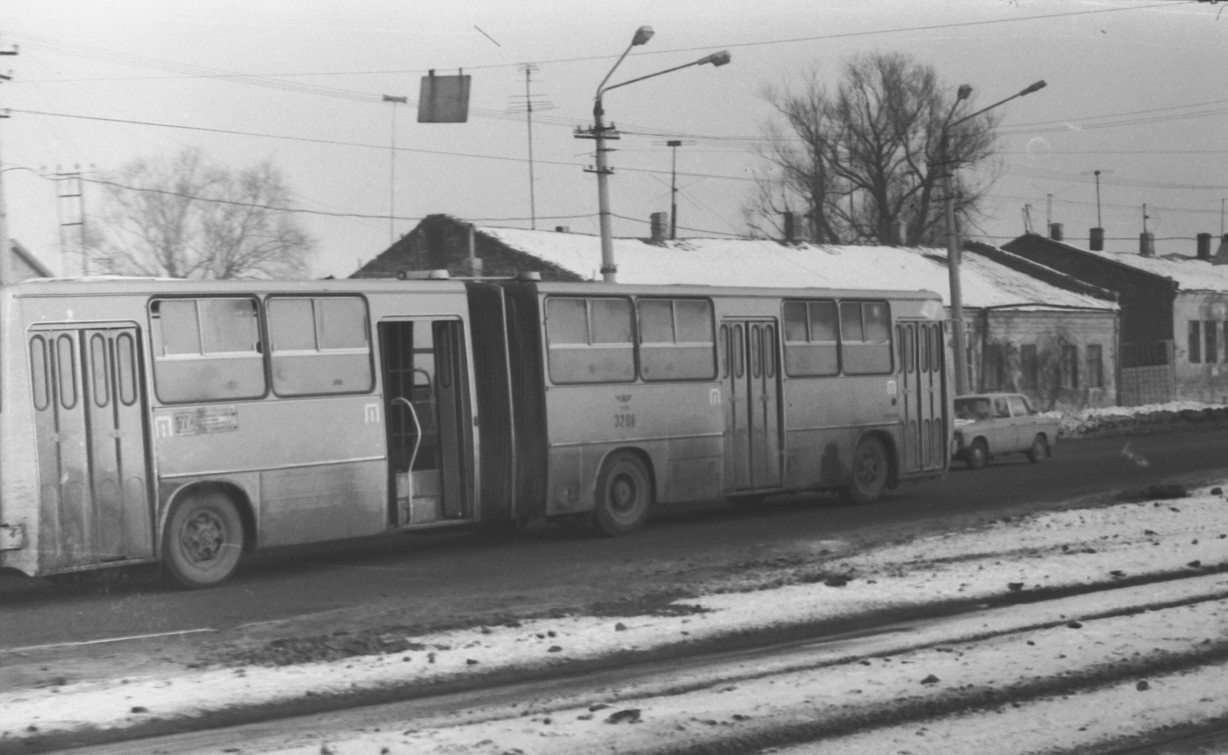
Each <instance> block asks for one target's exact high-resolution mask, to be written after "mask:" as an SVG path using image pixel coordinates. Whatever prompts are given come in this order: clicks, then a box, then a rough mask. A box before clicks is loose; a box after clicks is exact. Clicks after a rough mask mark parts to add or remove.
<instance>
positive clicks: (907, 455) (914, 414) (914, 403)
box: [895, 320, 948, 473]
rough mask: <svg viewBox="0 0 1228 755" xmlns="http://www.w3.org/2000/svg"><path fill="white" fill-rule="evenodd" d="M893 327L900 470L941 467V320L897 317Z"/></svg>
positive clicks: (943, 444)
mask: <svg viewBox="0 0 1228 755" xmlns="http://www.w3.org/2000/svg"><path fill="white" fill-rule="evenodd" d="M895 327H896V343H897V345H898V348H899V350H900V359H899V363H900V364H899V371H900V378H901V381H902V383H903V391H902V393H903V399H904V400H903V402H902V405H901V409H900V414H901V422H902V424H903V428H902V430H903V433H902V437H903V438H904V443H903V445H904V454H903V456H904V464H903V471H904V472H905V473H910V472H920V471H923V470H933V469H943V468H945V467H946V463H947V458H946V457H947V453H948V445H947V432H946V419H945V415H946V411H945V405H944V401H943V395H944V394H943V380H944V377H945V372H946V370H945V364H946V357H945V354H946V350H945V348H944V347H943V342H942V324H941V323H936V322H934V321H932V320H915V321H914V320H900V321H899V322H897V323H896V326H895Z"/></svg>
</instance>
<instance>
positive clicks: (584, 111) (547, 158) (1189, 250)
mask: <svg viewBox="0 0 1228 755" xmlns="http://www.w3.org/2000/svg"><path fill="white" fill-rule="evenodd" d="M1223 8H1224V6H1223V5H1220V4H1211V3H1206V2H1203V3H1199V2H1194V1H1193V0H1190V1H1188V2H1187V1H1184V0H753V1H752V0H704V1H703V2H699V1H698V0H672V1H671V2H668V3H662V2H659V0H652V1H649V0H614V1H613V2H609V3H603V4H600V6H599V7H593V6H589V5H584V4H576V3H571V2H562V1H561V0H521V1H520V2H516V3H505V2H495V0H457V1H456V2H448V3H438V2H435V3H427V2H422V1H421V0H366V1H364V2H359V3H354V2H339V1H337V0H313V2H310V3H300V2H289V1H288V0H266V1H264V2H260V3H250V2H239V0H210V1H209V2H203V3H202V2H186V1H184V0H110V1H109V2H99V1H98V0H6V2H5V4H4V10H3V13H2V14H0V50H12V49H14V47H16V48H17V51H18V54H17V55H14V56H5V57H3V58H0V69H3V70H4V71H5V72H6V73H10V74H11V76H12V79H11V80H10V81H7V82H5V83H3V84H0V108H3V109H7V111H8V113H9V116H10V117H9V118H7V119H5V120H0V161H2V165H3V170H4V172H3V173H2V174H0V175H2V176H3V189H4V197H5V205H6V208H7V218H8V226H9V232H10V235H11V236H12V237H13V238H15V239H17V240H18V241H19V242H21V243H22V244H23V245H25V246H26V247H27V248H28V249H30V250H31V251H32V252H34V254H35V255H36V256H38V257H39V258H40V259H41V260H43V261H44V263H45V264H47V265H48V266H49V267H51V268H52V269H53V270H54V271H56V272H62V273H77V272H79V271H80V267H79V261H78V260H77V258H75V257H72V256H66V255H65V250H67V251H68V252H69V253H71V252H72V250H73V249H75V248H76V247H75V238H76V237H75V236H74V235H73V234H74V233H75V226H71V225H62V224H67V223H72V222H74V221H75V220H76V219H77V218H78V217H79V212H80V208H81V206H82V205H83V206H84V210H85V217H86V222H87V223H88V222H90V221H89V218H90V216H91V214H92V213H95V212H97V210H98V208H99V207H100V203H101V201H102V192H101V187H100V185H99V184H97V183H94V181H96V180H97V179H99V178H101V177H102V176H103V175H104V174H106V173H107V172H108V171H115V170H118V169H119V168H121V167H122V166H123V165H125V164H126V163H128V162H130V161H132V160H134V159H137V158H164V157H169V156H171V155H173V154H174V153H176V152H177V151H179V150H180V149H182V148H184V147H199V148H200V149H201V150H202V152H203V153H204V155H205V156H206V157H207V158H208V159H209V160H211V161H214V162H217V163H219V164H222V165H225V166H228V167H231V168H233V169H236V170H238V169H242V168H245V167H249V166H251V165H254V164H256V163H258V162H260V161H263V160H266V159H267V160H271V161H273V162H274V164H275V165H276V166H277V167H279V168H280V169H281V171H282V172H283V174H284V176H285V179H286V182H287V183H288V185H289V186H290V188H291V190H292V206H293V207H294V208H295V209H296V210H298V211H299V212H297V213H296V216H297V217H298V218H299V220H300V221H301V223H302V225H303V226H304V227H305V228H306V229H307V231H308V232H309V233H310V234H312V235H313V236H314V237H315V238H316V240H317V241H318V247H319V252H318V254H317V256H316V258H315V260H314V264H313V273H315V274H318V275H338V276H341V275H348V274H350V273H351V272H353V271H354V270H355V269H356V268H357V267H358V266H359V265H361V264H362V263H364V262H366V261H368V260H370V259H371V258H372V257H374V256H375V255H377V254H379V253H380V252H381V251H383V250H384V249H385V248H387V247H388V245H389V243H390V242H391V241H392V240H393V239H394V238H396V237H398V236H399V235H400V234H403V233H406V232H408V231H410V230H412V229H413V227H414V226H415V225H416V224H417V221H418V220H419V219H420V218H422V217H423V216H425V215H429V214H435V213H448V214H452V215H455V216H457V217H459V218H462V219H465V220H471V221H475V222H479V223H481V224H484V225H502V226H507V227H517V228H530V227H537V228H539V229H542V228H544V229H552V228H555V227H557V226H563V227H566V228H568V229H570V230H571V231H573V232H576V233H591V234H596V233H597V232H598V211H597V210H598V203H597V189H596V179H595V176H594V174H593V173H591V172H586V170H585V169H586V168H589V167H590V166H591V165H592V164H593V159H592V149H593V142H592V140H587V139H577V138H576V137H575V133H574V132H575V130H576V128H577V127H581V128H586V127H590V126H591V125H592V105H593V97H594V94H595V92H596V89H597V86H598V85H599V84H600V82H601V81H602V79H603V78H604V77H605V76H606V74H607V73H608V72H609V71H610V70H611V67H612V66H614V65H615V62H616V61H617V60H618V57H619V55H620V54H621V53H622V52H623V51H624V50H625V49H627V47H628V45H629V44H630V41H631V38H632V36H633V35H634V33H635V30H636V29H637V28H638V27H639V26H642V25H647V26H650V27H652V28H653V30H654V32H655V35H654V36H653V37H652V39H651V40H650V41H649V42H648V43H647V44H645V45H643V46H639V47H636V48H635V49H634V51H633V53H632V54H630V55H628V56H627V57H626V58H625V59H624V60H623V62H622V63H621V64H620V65H619V66H618V69H617V71H616V72H615V73H614V75H613V76H612V77H611V79H610V81H611V83H617V82H620V81H624V80H626V79H630V78H635V77H638V76H643V75H648V74H653V73H656V72H659V71H663V70H665V69H668V68H673V67H675V66H682V65H684V64H687V63H691V62H694V61H696V60H698V59H700V58H702V57H704V56H706V55H708V54H710V53H713V52H717V51H719V50H725V49H727V50H729V52H730V53H731V55H732V61H731V62H730V64H729V65H725V66H721V67H719V68H718V67H713V66H710V65H703V66H691V67H686V68H683V69H681V70H678V71H673V72H670V73H668V74H665V75H662V76H659V77H654V78H652V79H650V80H646V81H642V82H637V83H635V84H632V85H630V86H627V87H625V88H620V89H617V90H615V91H612V92H609V93H608V94H607V95H606V96H605V98H604V104H605V113H606V120H607V121H611V122H613V123H614V124H615V125H616V126H617V127H618V128H619V130H620V131H621V132H622V133H623V135H622V138H621V139H620V140H619V141H618V142H617V143H616V144H615V145H614V146H615V147H616V150H617V151H615V152H614V153H612V155H611V156H610V164H611V166H612V167H613V168H614V174H613V175H612V176H611V177H610V205H611V212H612V213H613V215H614V221H613V231H614V235H616V236H647V235H648V233H649V225H648V223H649V217H650V215H651V214H652V213H654V212H661V211H668V210H669V208H670V193H671V191H670V189H671V181H673V180H675V179H674V175H675V171H674V168H673V165H674V163H673V159H674V158H675V157H676V166H677V167H676V185H677V187H678V226H679V231H678V234H679V236H708V237H722V236H723V237H728V236H734V235H738V234H740V233H743V232H745V230H746V228H745V225H744V223H743V220H742V213H741V208H742V207H743V206H744V204H745V203H746V201H747V198H748V197H749V195H750V192H751V190H752V188H753V183H752V181H751V176H752V173H753V171H754V170H755V168H756V167H761V166H762V163H761V161H760V159H759V158H758V157H756V146H757V145H759V144H761V139H762V134H763V133H764V127H765V124H766V123H767V122H768V121H769V120H770V119H771V118H772V117H773V112H772V108H771V107H770V105H769V104H768V103H767V102H766V100H765V99H764V98H763V96H762V92H763V90H764V87H766V86H768V85H788V84H790V83H797V82H798V81H799V79H798V76H799V75H800V74H801V73H803V72H805V71H808V70H814V71H817V72H818V73H819V75H820V76H821V77H822V78H823V79H824V80H825V81H827V82H828V83H829V84H830V85H832V86H834V85H835V84H836V83H837V82H838V80H839V78H840V72H841V67H842V65H843V64H844V62H845V61H847V60H848V59H849V58H850V56H853V55H856V54H860V53H872V52H902V53H906V54H908V55H911V56H913V57H914V58H915V59H916V60H917V61H918V62H920V63H925V64H929V65H932V66H933V67H934V68H935V69H936V71H937V72H938V75H939V77H940V79H941V80H942V81H943V82H944V84H946V85H948V86H949V87H950V88H951V90H952V91H954V90H955V89H956V88H957V87H958V86H959V85H960V84H970V85H971V86H972V87H973V95H972V99H971V100H970V101H969V102H968V103H966V106H967V107H968V108H974V107H975V108H981V107H985V106H987V105H992V104H994V103H995V102H997V101H1000V100H1002V99H1004V98H1006V97H1009V96H1011V95H1012V94H1015V93H1016V92H1019V91H1020V90H1022V89H1023V88H1024V87H1026V86H1028V85H1029V84H1031V83H1033V82H1035V81H1038V80H1042V79H1043V80H1044V81H1046V82H1047V84H1048V86H1047V87H1046V88H1045V89H1043V90H1041V91H1039V92H1036V93H1034V94H1031V95H1028V96H1027V97H1022V98H1018V99H1014V100H1012V101H1011V102H1009V103H1006V104H1004V105H1001V106H1000V107H999V109H998V112H999V113H1000V115H1001V116H1002V121H1001V126H1000V140H999V142H998V147H999V152H998V158H997V160H996V161H995V162H994V164H992V165H986V166H984V167H981V168H977V169H976V173H977V175H976V178H978V179H980V180H987V179H991V178H993V179H995V180H994V182H993V184H992V186H991V188H990V191H989V201H988V203H987V205H986V208H987V210H988V212H987V216H986V217H985V219H984V220H983V221H982V223H981V228H980V229H977V231H976V232H975V233H973V234H970V235H972V236H974V237H975V238H978V240H982V241H988V242H990V243H1004V242H1005V241H1008V240H1009V239H1011V238H1014V237H1015V236H1017V235H1019V234H1020V233H1022V232H1023V231H1024V230H1025V228H1026V227H1028V226H1026V225H1025V216H1027V217H1029V218H1030V227H1031V228H1032V230H1036V231H1040V232H1043V231H1044V229H1045V228H1046V227H1047V223H1049V222H1060V223H1062V224H1063V226H1064V228H1065V235H1066V238H1067V239H1068V240H1070V241H1072V242H1073V243H1080V239H1082V240H1083V243H1085V241H1086V238H1087V234H1088V229H1089V228H1091V227H1093V226H1096V225H1097V224H1098V223H1099V224H1100V225H1101V226H1102V227H1104V228H1105V229H1106V237H1107V239H1108V241H1107V243H1106V248H1107V249H1109V250H1113V251H1121V252H1126V253H1132V252H1136V251H1137V249H1138V234H1139V233H1140V232H1141V231H1142V230H1143V223H1144V220H1143V218H1144V214H1146V216H1147V220H1146V230H1148V231H1150V232H1152V233H1154V234H1155V237H1156V246H1157V250H1158V251H1159V252H1160V253H1162V254H1163V253H1182V254H1193V253H1194V249H1195V241H1194V238H1195V235H1196V234H1198V233H1203V232H1205V233H1211V234H1213V235H1219V234H1220V233H1221V232H1222V228H1223V222H1224V220H1223V206H1224V205H1223V203H1224V200H1225V198H1228V179H1226V178H1225V171H1224V166H1225V164H1226V163H1225V157H1226V156H1228V128H1226V125H1228V77H1225V76H1223V75H1222V71H1223V50H1224V42H1225V40H1226V39H1228V17H1226V18H1220V17H1219V14H1220V12H1221V11H1222V10H1223ZM431 70H434V71H436V73H437V74H440V75H453V74H456V73H463V74H468V75H470V76H471V77H472V79H471V82H472V83H471V87H472V88H471V98H470V103H469V108H470V111H469V116H470V117H469V120H468V122H466V123H463V124H440V123H418V122H417V109H416V104H417V100H418V92H419V85H420V80H421V78H422V77H423V76H425V75H427V73H428V72H429V71H431ZM385 96H391V97H406V98H407V100H408V103H407V104H398V103H392V102H387V101H385V99H384V98H385ZM526 100H531V101H532V102H533V103H534V107H533V113H532V139H531V140H530V138H529V131H530V129H529V120H528V118H527V117H526V113H525V103H526ZM969 112H972V111H971V110H969ZM671 139H673V140H679V141H681V142H682V145H681V146H679V147H677V148H671V147H669V146H668V145H667V144H666V142H667V141H668V140H671ZM530 147H531V152H532V160H530V157H529V155H530ZM1096 170H1099V171H1101V175H1100V204H1099V207H1098V205H1097V195H1096V177H1095V175H1094V171H1096ZM74 172H80V173H81V174H82V176H83V178H84V179H85V180H84V183H83V187H84V191H83V192H82V195H83V197H82V198H81V199H77V198H75V197H72V196H69V197H65V198H62V197H61V196H60V195H61V194H64V195H72V194H75V193H76V192H75V191H74V190H73V187H72V185H71V184H68V183H66V182H63V181H60V182H57V181H56V180H55V177H56V175H57V174H64V173H74ZM1144 205H1146V211H1145V213H1144ZM1098 212H1099V215H1100V217H1099V220H1098V217H1097V214H1098ZM390 216H392V217H390ZM62 236H64V237H66V238H65V240H64V241H63V242H62V240H61V237H62Z"/></svg>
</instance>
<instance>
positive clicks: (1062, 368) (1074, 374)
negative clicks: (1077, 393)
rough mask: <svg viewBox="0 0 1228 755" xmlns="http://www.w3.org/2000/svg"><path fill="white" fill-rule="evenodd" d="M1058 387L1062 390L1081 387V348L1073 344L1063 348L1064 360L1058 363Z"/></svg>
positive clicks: (1065, 345)
mask: <svg viewBox="0 0 1228 755" xmlns="http://www.w3.org/2000/svg"><path fill="white" fill-rule="evenodd" d="M1057 368H1058V385H1059V386H1061V387H1062V388H1078V387H1079V347H1078V346H1075V345H1074V344H1072V343H1068V344H1064V345H1063V346H1062V359H1061V361H1060V362H1058V365H1057Z"/></svg>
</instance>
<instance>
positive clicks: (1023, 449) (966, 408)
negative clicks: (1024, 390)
mask: <svg viewBox="0 0 1228 755" xmlns="http://www.w3.org/2000/svg"><path fill="white" fill-rule="evenodd" d="M1057 429H1058V419H1057V417H1055V416H1051V415H1045V414H1039V413H1037V411H1036V410H1035V409H1033V408H1032V404H1031V403H1030V402H1029V401H1028V399H1027V396H1024V395H1022V394H1019V393H976V394H970V395H967V396H957V397H956V398H955V428H954V434H953V437H952V440H951V458H952V459H958V460H961V461H963V462H964V463H966V464H967V465H968V466H969V467H971V468H972V469H980V468H982V467H984V466H985V465H986V464H988V463H989V460H990V459H992V458H994V457H996V456H1002V455H1004V454H1012V453H1025V454H1027V456H1028V461H1030V462H1032V463H1033V464H1038V463H1040V462H1041V461H1043V460H1044V459H1046V458H1048V457H1049V456H1050V455H1051V454H1052V453H1053V444H1054V443H1057Z"/></svg>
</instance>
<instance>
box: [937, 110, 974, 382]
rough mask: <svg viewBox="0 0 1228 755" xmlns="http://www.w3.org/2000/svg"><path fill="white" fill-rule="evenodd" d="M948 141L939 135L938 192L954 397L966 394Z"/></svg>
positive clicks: (957, 233) (951, 167) (958, 257)
mask: <svg viewBox="0 0 1228 755" xmlns="http://www.w3.org/2000/svg"><path fill="white" fill-rule="evenodd" d="M948 147H949V140H948V138H947V135H946V133H945V132H944V133H943V135H942V191H943V194H945V195H946V202H945V204H946V213H945V214H946V226H947V277H948V281H949V283H950V288H951V350H952V351H954V352H955V360H954V361H955V395H956V396H960V395H963V394H964V393H967V386H968V354H967V351H966V350H965V348H964V297H963V293H962V291H961V289H960V282H959V281H960V277H959V265H960V248H959V231H958V230H957V229H956V228H955V187H954V186H953V185H952V181H951V174H952V173H953V172H954V168H953V166H952V165H951V163H950V155H949V154H948V151H947V150H948Z"/></svg>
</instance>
